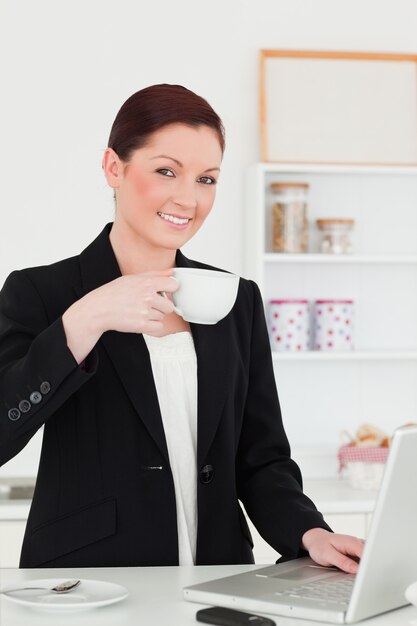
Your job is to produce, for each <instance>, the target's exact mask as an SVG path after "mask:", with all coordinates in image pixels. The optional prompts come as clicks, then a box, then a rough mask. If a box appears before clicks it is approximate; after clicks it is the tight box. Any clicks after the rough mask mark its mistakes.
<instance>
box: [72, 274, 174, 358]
mask: <svg viewBox="0 0 417 626" xmlns="http://www.w3.org/2000/svg"><path fill="white" fill-rule="evenodd" d="M176 289H178V283H177V281H176V280H175V279H174V278H173V277H172V269H169V270H164V271H158V272H156V271H155V272H146V273H143V274H130V275H125V276H120V277H119V278H116V279H115V280H113V281H111V282H109V283H106V284H104V285H102V286H101V287H98V288H97V289H94V290H93V291H90V292H89V293H88V294H86V295H85V296H84V297H83V298H81V299H80V300H77V301H76V302H74V304H72V305H71V306H70V307H69V308H68V309H67V310H66V311H65V313H64V314H63V316H62V321H63V325H64V330H65V334H66V337H67V345H68V347H69V349H70V350H71V352H72V354H73V355H74V358H75V359H76V361H77V363H81V362H82V361H83V360H84V359H85V357H86V356H87V354H88V353H89V352H90V351H91V350H92V348H93V347H94V345H95V344H96V343H97V341H98V340H99V338H100V336H101V335H102V333H104V332H106V331H107V330H116V331H119V332H125V333H147V334H149V335H156V336H157V335H159V334H161V333H162V332H163V319H164V317H165V315H167V314H169V313H172V312H173V311H174V305H173V303H172V302H171V300H170V299H169V298H165V297H164V296H163V295H161V293H160V292H162V291H164V292H166V293H172V292H174V291H176Z"/></svg>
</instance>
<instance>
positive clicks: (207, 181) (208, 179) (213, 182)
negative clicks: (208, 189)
mask: <svg viewBox="0 0 417 626" xmlns="http://www.w3.org/2000/svg"><path fill="white" fill-rule="evenodd" d="M199 180H201V181H203V183H204V184H205V185H216V184H217V181H216V180H214V178H211V176H202V177H201V178H199Z"/></svg>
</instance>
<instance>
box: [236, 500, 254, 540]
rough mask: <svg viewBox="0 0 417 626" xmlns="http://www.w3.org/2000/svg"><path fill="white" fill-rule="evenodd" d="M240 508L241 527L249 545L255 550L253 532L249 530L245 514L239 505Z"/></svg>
mask: <svg viewBox="0 0 417 626" xmlns="http://www.w3.org/2000/svg"><path fill="white" fill-rule="evenodd" d="M238 507H239V520H240V527H241V529H242V533H243V534H244V536H245V537H246V539H247V540H248V541H249V543H250V545H251V548H253V539H252V535H251V532H250V530H249V526H248V522H247V521H246V517H245V514H244V512H243V511H242V509H241V508H240V505H238Z"/></svg>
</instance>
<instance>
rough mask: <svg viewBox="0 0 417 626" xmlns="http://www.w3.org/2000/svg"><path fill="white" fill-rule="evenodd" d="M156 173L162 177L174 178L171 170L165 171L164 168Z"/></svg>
mask: <svg viewBox="0 0 417 626" xmlns="http://www.w3.org/2000/svg"><path fill="white" fill-rule="evenodd" d="M157 172H158V173H159V174H163V175H164V176H170V177H173V176H174V172H172V170H168V169H165V168H162V169H160V170H157Z"/></svg>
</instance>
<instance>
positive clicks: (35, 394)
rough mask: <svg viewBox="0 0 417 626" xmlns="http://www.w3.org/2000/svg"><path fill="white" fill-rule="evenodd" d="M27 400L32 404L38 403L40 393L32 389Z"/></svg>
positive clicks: (40, 396)
mask: <svg viewBox="0 0 417 626" xmlns="http://www.w3.org/2000/svg"><path fill="white" fill-rule="evenodd" d="M29 400H30V401H31V402H32V404H39V402H41V400H42V394H41V393H39V391H32V393H31V394H30V396H29Z"/></svg>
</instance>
